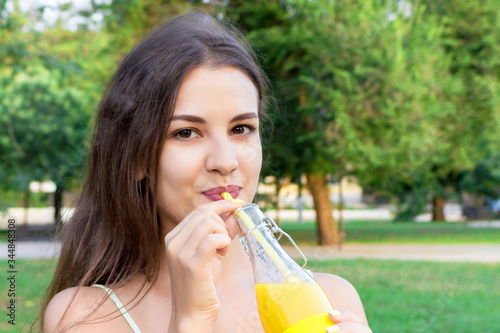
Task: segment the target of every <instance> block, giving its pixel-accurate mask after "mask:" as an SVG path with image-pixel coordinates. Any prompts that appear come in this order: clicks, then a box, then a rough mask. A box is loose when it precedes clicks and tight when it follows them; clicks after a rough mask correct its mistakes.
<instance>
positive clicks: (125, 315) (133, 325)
mask: <svg viewBox="0 0 500 333" xmlns="http://www.w3.org/2000/svg"><path fill="white" fill-rule="evenodd" d="M92 287H99V288H102V289H104V290H106V292H107V293H108V295H109V297H111V299H112V300H113V302H115V304H116V306H117V307H118V310H120V312H121V313H122V315H123V318H125V320H126V321H127V323H128V324H129V325H130V327H131V328H132V331H134V333H142V332H141V330H140V329H139V326H137V324H136V323H135V321H134V320H133V319H132V316H130V314H129V313H128V311H127V310H126V309H125V307H124V306H123V304H122V302H120V300H119V299H118V296H116V294H115V292H114V291H113V290H112V289H111V288H108V287H106V286H103V285H102V284H94V285H93V286H92Z"/></svg>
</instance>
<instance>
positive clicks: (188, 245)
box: [165, 200, 240, 331]
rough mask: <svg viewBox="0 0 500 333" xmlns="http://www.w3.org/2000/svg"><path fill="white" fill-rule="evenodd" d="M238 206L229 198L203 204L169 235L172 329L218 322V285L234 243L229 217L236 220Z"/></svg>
mask: <svg viewBox="0 0 500 333" xmlns="http://www.w3.org/2000/svg"><path fill="white" fill-rule="evenodd" d="M238 207H240V205H238V204H235V203H233V202H231V201H229V200H219V201H214V202H211V203H208V204H205V205H201V206H199V207H197V208H196V209H194V210H193V211H192V212H191V213H190V214H188V215H187V216H186V217H185V218H184V219H183V220H182V221H181V222H180V223H179V224H178V225H177V226H176V227H175V228H174V229H173V230H172V231H171V232H169V233H168V234H167V235H166V236H165V248H166V252H167V260H168V267H169V272H170V280H171V289H172V318H171V320H170V328H171V329H172V331H179V330H181V331H184V330H185V329H186V331H190V330H191V329H192V328H195V327H196V328H197V331H199V330H198V327H204V330H207V328H209V327H211V326H212V325H213V323H214V322H215V320H216V318H217V314H218V311H219V307H220V303H219V299H218V297H217V293H216V285H217V282H218V279H219V276H220V270H221V263H222V256H225V255H226V253H227V251H228V246H229V244H230V243H231V237H229V234H228V231H227V226H226V223H225V221H228V220H229V221H231V223H235V222H234V221H233V220H232V218H231V216H232V213H233V212H234V211H235V210H236V209H237V208H238ZM220 215H223V216H225V220H223V219H222V218H221V216H220ZM231 228H232V227H231ZM233 237H234V235H233ZM186 323H188V324H189V329H188V327H186ZM180 327H183V329H180ZM208 331H209V330H208Z"/></svg>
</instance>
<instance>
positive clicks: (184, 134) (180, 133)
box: [174, 128, 198, 139]
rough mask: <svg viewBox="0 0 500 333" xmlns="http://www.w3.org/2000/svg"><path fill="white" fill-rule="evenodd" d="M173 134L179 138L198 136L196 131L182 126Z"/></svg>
mask: <svg viewBox="0 0 500 333" xmlns="http://www.w3.org/2000/svg"><path fill="white" fill-rule="evenodd" d="M174 136H175V137H178V138H181V139H191V138H194V137H196V136H198V133H196V132H195V131H193V130H192V129H189V128H184V129H181V130H178V131H177V132H175V134H174Z"/></svg>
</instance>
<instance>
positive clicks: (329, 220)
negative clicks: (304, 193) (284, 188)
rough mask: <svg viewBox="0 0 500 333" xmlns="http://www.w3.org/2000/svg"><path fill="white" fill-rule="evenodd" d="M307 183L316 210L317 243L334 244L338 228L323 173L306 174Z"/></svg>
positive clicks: (336, 239) (336, 240)
mask: <svg viewBox="0 0 500 333" xmlns="http://www.w3.org/2000/svg"><path fill="white" fill-rule="evenodd" d="M307 183H308V185H309V189H310V190H311V194H312V197H313V201H314V209H315V210H316V219H317V221H318V222H317V223H318V237H319V244H320V245H336V244H337V242H338V229H337V224H336V223H335V219H334V218H333V207H332V203H331V201H330V197H329V195H328V187H327V185H326V179H325V173H324V172H318V173H314V174H307Z"/></svg>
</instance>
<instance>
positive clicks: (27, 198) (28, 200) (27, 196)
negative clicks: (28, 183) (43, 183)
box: [23, 187, 30, 225]
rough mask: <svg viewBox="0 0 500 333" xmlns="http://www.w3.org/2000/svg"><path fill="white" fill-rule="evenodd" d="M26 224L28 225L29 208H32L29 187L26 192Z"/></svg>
mask: <svg viewBox="0 0 500 333" xmlns="http://www.w3.org/2000/svg"><path fill="white" fill-rule="evenodd" d="M23 201H24V202H23V203H24V221H23V224H24V225H28V209H29V208H30V189H29V187H28V189H27V190H26V191H25V192H24V200H23Z"/></svg>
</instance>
